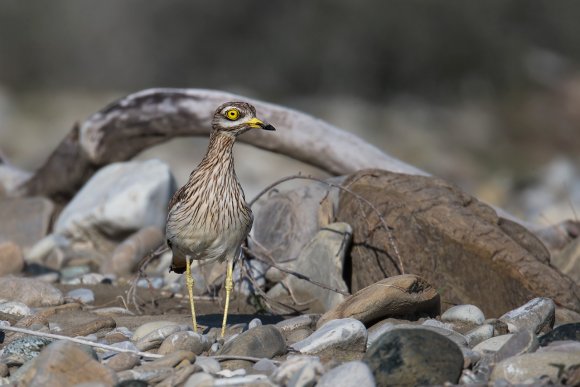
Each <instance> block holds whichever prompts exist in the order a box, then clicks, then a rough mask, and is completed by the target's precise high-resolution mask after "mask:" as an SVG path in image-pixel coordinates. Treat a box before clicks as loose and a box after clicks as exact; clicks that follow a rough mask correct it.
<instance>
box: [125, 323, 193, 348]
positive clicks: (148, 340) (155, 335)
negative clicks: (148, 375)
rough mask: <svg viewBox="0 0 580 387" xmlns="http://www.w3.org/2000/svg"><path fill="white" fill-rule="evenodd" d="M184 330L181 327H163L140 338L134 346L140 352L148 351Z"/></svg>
mask: <svg viewBox="0 0 580 387" xmlns="http://www.w3.org/2000/svg"><path fill="white" fill-rule="evenodd" d="M184 329H186V328H185V327H184V326H181V325H165V326H163V327H161V328H158V329H155V330H154V331H153V332H150V333H149V334H147V335H146V336H144V337H142V338H141V339H139V340H138V341H137V342H135V345H136V346H137V348H139V350H140V351H148V350H150V349H152V348H157V347H159V346H160V345H161V344H162V343H163V341H165V340H166V339H167V338H168V337H169V336H171V335H173V334H175V333H176V332H179V331H182V330H184ZM133 336H134V335H133Z"/></svg>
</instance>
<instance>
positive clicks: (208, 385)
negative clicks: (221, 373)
mask: <svg viewBox="0 0 580 387" xmlns="http://www.w3.org/2000/svg"><path fill="white" fill-rule="evenodd" d="M214 382H215V378H214V377H213V376H211V375H210V374H208V373H206V372H198V373H196V374H193V375H191V376H190V377H189V379H187V381H186V382H185V385H184V387H213V386H214Z"/></svg>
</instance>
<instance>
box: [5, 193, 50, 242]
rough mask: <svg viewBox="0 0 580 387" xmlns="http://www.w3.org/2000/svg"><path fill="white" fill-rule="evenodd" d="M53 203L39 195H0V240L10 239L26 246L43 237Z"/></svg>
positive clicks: (48, 223) (46, 230)
mask: <svg viewBox="0 0 580 387" xmlns="http://www.w3.org/2000/svg"><path fill="white" fill-rule="evenodd" d="M53 212H54V204H53V203H52V202H51V201H50V200H48V199H46V198H41V197H32V198H6V197H0V219H2V220H6V219H10V221H9V222H7V221H2V222H0V242H6V241H11V242H13V243H16V244H17V245H19V246H21V247H23V248H28V247H31V246H32V245H34V244H35V243H36V242H38V241H39V240H41V239H42V238H44V237H45V236H46V234H47V232H48V228H49V226H50V220H51V217H52V214H53Z"/></svg>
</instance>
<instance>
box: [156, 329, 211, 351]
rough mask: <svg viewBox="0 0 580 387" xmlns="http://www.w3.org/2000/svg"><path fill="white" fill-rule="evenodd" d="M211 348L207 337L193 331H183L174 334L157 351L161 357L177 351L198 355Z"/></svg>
mask: <svg viewBox="0 0 580 387" xmlns="http://www.w3.org/2000/svg"><path fill="white" fill-rule="evenodd" d="M210 346H211V343H210V341H209V340H208V339H207V337H206V336H204V335H201V334H199V333H196V332H192V331H181V332H176V333H173V334H171V335H169V336H167V338H166V339H165V340H164V341H163V343H161V346H160V347H159V349H158V350H157V353H158V354H160V355H165V354H167V353H171V352H175V351H177V350H185V351H191V352H193V353H195V354H196V355H200V354H201V353H202V352H204V351H207V350H208V349H209V347H210Z"/></svg>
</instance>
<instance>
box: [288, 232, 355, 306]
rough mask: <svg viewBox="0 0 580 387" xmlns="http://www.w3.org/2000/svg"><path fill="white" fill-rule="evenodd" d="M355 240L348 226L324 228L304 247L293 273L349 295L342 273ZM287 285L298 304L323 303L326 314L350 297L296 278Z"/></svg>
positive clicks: (291, 277) (290, 276)
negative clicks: (351, 244) (352, 242)
mask: <svg viewBox="0 0 580 387" xmlns="http://www.w3.org/2000/svg"><path fill="white" fill-rule="evenodd" d="M351 236H352V229H351V227H350V226H349V225H348V224H347V223H332V224H329V225H327V226H325V227H323V228H322V229H321V230H320V231H318V233H317V234H316V235H315V236H314V238H312V240H311V241H310V242H309V243H308V244H307V245H306V246H304V248H303V249H302V252H301V253H300V255H299V256H298V259H297V260H296V261H295V262H294V265H293V268H292V269H293V270H294V271H296V272H298V273H300V274H302V275H305V276H306V277H308V278H310V279H311V280H313V281H317V282H319V283H322V284H324V285H326V286H328V287H330V288H333V289H337V290H340V291H343V292H346V293H348V287H347V286H346V283H345V282H344V279H343V278H342V273H343V268H344V259H345V256H346V252H347V251H348V248H349V246H350V240H351ZM284 284H285V285H286V286H287V287H288V288H289V289H290V292H291V293H292V295H293V298H294V299H295V300H296V302H298V303H307V302H308V301H310V300H312V298H315V299H317V300H318V301H320V303H321V304H322V305H323V307H324V310H325V311H326V310H329V309H331V308H333V307H335V306H336V305H338V304H340V303H341V302H342V301H344V299H345V297H346V296H344V295H343V294H340V293H337V292H334V291H332V290H328V289H324V288H321V287H320V286H317V285H315V284H313V283H311V282H308V281H306V280H303V279H300V278H297V277H295V276H293V275H289V276H287V277H286V279H285V280H284Z"/></svg>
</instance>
